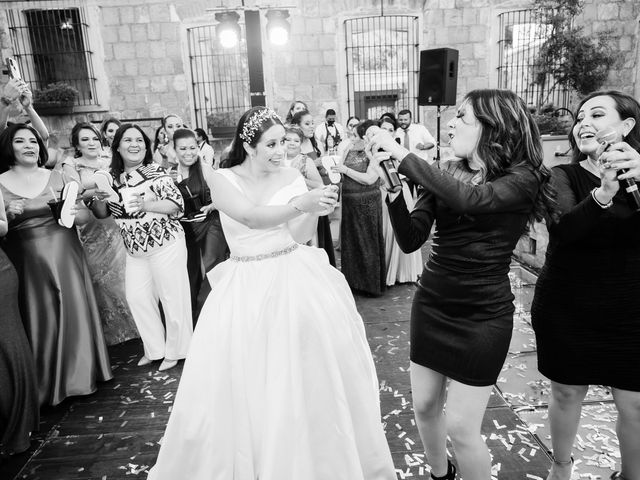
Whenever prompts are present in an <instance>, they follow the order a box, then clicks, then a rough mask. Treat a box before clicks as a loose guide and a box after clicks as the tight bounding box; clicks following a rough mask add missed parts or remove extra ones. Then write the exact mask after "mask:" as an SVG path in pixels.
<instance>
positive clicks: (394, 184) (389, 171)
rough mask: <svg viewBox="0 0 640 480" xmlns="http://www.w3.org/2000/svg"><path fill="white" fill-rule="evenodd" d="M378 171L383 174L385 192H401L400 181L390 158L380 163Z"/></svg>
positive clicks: (381, 150)
mask: <svg viewBox="0 0 640 480" xmlns="http://www.w3.org/2000/svg"><path fill="white" fill-rule="evenodd" d="M378 152H384V150H383V149H382V148H381V149H380V150H378ZM380 169H381V170H382V173H383V178H382V180H383V181H384V186H385V188H386V189H387V191H388V192H391V193H398V192H400V191H401V190H402V181H401V180H400V175H398V170H396V166H395V165H394V163H393V160H391V157H389V158H387V159H384V160H381V161H380Z"/></svg>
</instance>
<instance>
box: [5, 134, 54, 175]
mask: <svg viewBox="0 0 640 480" xmlns="http://www.w3.org/2000/svg"><path fill="white" fill-rule="evenodd" d="M19 130H29V131H30V132H31V133H33V134H34V135H35V137H36V141H37V142H38V147H39V151H38V166H39V167H42V166H44V165H45V164H46V163H47V160H49V152H48V151H47V146H46V145H45V144H44V142H43V141H42V138H41V137H40V134H39V133H38V132H37V130H36V129H35V128H33V127H32V126H31V125H27V124H26V123H13V124H11V125H8V126H7V128H5V129H4V131H3V132H2V134H0V173H4V172H6V171H7V170H9V169H10V168H11V167H13V166H14V165H15V164H16V156H15V153H14V152H13V138H14V137H15V136H16V133H17V132H18V131H19Z"/></svg>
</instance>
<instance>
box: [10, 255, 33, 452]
mask: <svg viewBox="0 0 640 480" xmlns="http://www.w3.org/2000/svg"><path fill="white" fill-rule="evenodd" d="M0 332H2V333H1V334H0V456H2V455H3V454H7V453H20V452H23V451H25V450H27V449H28V448H29V444H30V440H29V434H30V433H31V432H33V431H34V430H37V428H38V418H39V416H38V411H39V405H38V389H37V387H36V372H35V368H34V365H33V356H32V354H31V348H30V347H29V342H28V341H27V336H26V335H25V333H24V326H23V325H22V319H21V318H20V310H19V308H18V275H17V274H16V270H15V269H14V268H13V265H12V264H11V261H10V260H9V259H8V258H7V256H6V255H5V253H4V252H3V251H2V250H0Z"/></svg>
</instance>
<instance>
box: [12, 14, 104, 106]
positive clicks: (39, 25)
mask: <svg viewBox="0 0 640 480" xmlns="http://www.w3.org/2000/svg"><path fill="white" fill-rule="evenodd" d="M69 3H73V2H50V1H47V2H29V3H25V2H19V4H18V5H19V6H23V8H12V9H8V10H7V11H6V12H7V20H8V27H9V35H10V38H11V45H12V48H13V57H14V58H15V59H16V61H17V62H18V66H19V68H20V72H21V75H22V78H23V79H24V81H25V82H26V83H27V84H28V85H29V88H30V89H31V90H32V91H34V92H35V91H37V90H42V89H44V88H46V87H47V85H50V84H52V83H65V84H68V85H71V86H72V87H74V88H76V89H77V90H78V92H79V96H78V99H77V101H76V104H77V105H80V106H83V105H95V104H97V103H98V99H97V94H96V85H95V83H96V78H95V75H94V70H93V64H92V55H93V52H92V51H91V48H90V45H89V35H88V33H89V32H88V31H89V23H88V21H87V18H86V13H85V10H84V8H83V7H82V6H75V7H74V6H69ZM35 7H46V8H35Z"/></svg>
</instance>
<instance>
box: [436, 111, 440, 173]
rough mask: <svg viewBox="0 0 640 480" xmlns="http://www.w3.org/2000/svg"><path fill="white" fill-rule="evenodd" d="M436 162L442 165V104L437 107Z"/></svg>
mask: <svg viewBox="0 0 640 480" xmlns="http://www.w3.org/2000/svg"><path fill="white" fill-rule="evenodd" d="M436 164H437V165H438V166H439V165H440V105H438V106H437V107H436Z"/></svg>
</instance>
